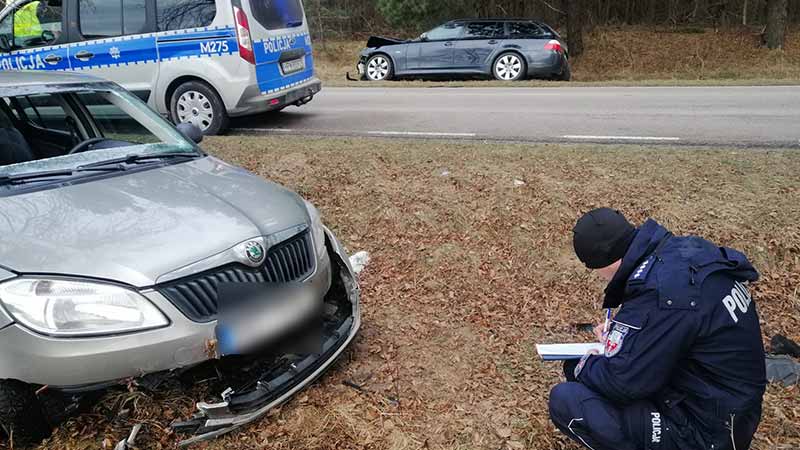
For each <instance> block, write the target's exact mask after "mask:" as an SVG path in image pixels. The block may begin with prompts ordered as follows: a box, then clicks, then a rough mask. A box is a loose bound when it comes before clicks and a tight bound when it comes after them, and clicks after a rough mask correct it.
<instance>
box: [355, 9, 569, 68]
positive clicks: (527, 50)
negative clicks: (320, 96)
mask: <svg viewBox="0 0 800 450" xmlns="http://www.w3.org/2000/svg"><path fill="white" fill-rule="evenodd" d="M357 67H358V72H359V74H360V76H361V78H362V79H365V80H369V81H382V80H390V79H392V78H399V77H409V76H489V77H494V78H495V79H498V80H503V81H517V80H522V79H524V78H526V77H536V78H550V79H556V80H562V81H569V79H570V77H571V71H570V65H569V59H568V52H567V46H566V44H565V43H564V42H563V41H562V39H561V36H559V35H558V33H556V32H555V30H553V29H552V28H550V27H549V26H548V25H546V24H544V23H541V22H537V21H534V20H529V19H468V20H453V21H450V22H447V23H445V24H443V25H440V26H438V27H436V28H434V29H432V30H430V31H428V32H427V33H422V35H421V36H420V37H419V38H417V39H413V40H410V41H403V40H397V39H390V38H385V37H377V36H373V37H371V38H370V39H369V40H368V41H367V47H366V48H365V49H364V50H363V51H362V52H361V55H360V58H359V61H358V65H357Z"/></svg>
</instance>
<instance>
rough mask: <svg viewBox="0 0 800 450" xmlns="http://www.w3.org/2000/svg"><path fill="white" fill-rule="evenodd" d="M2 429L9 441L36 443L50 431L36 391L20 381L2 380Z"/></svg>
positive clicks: (0, 387) (0, 391)
mask: <svg viewBox="0 0 800 450" xmlns="http://www.w3.org/2000/svg"><path fill="white" fill-rule="evenodd" d="M0 428H2V431H3V433H4V434H5V435H6V438H7V439H8V441H9V442H12V441H13V442H14V444H17V445H20V444H21V445H30V444H37V443H39V442H40V441H41V440H42V439H44V438H46V437H47V436H49V435H50V433H51V431H52V430H51V429H50V425H49V424H48V422H47V420H45V417H44V414H43V413H42V408H41V405H40V403H39V400H38V399H37V398H36V394H35V393H34V391H33V388H32V387H31V386H30V385H28V384H26V383H23V382H21V381H16V380H2V381H0Z"/></svg>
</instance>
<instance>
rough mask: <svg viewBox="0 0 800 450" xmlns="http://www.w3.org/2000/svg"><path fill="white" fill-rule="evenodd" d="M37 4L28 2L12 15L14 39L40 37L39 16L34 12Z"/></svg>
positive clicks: (37, 6) (40, 25)
mask: <svg viewBox="0 0 800 450" xmlns="http://www.w3.org/2000/svg"><path fill="white" fill-rule="evenodd" d="M38 8H39V2H30V3H28V4H27V5H25V6H23V7H22V8H20V9H18V10H17V12H15V13H14V37H23V38H25V37H27V38H30V37H40V36H41V35H42V24H41V23H39V16H38V15H37V14H36V10H37V9H38Z"/></svg>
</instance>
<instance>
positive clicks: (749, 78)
mask: <svg viewBox="0 0 800 450" xmlns="http://www.w3.org/2000/svg"><path fill="white" fill-rule="evenodd" d="M399 37H408V38H410V37H412V36H411V35H404V34H401V35H400V36H399ZM365 43H366V37H364V38H362V39H358V40H353V39H350V40H335V41H332V40H326V41H324V42H318V43H316V44H315V52H316V55H315V56H316V60H315V64H316V68H317V73H318V75H319V76H320V78H322V80H323V82H324V83H325V85H326V86H369V87H375V86H381V87H411V86H475V87H478V86H481V87H490V86H528V87H530V86H540V87H545V86H587V85H589V86H597V85H600V86H606V85H614V86H639V85H645V86H664V85H752V84H755V85H770V84H800V29H798V28H793V29H791V30H790V32H789V33H788V35H787V39H786V46H785V48H784V49H782V50H766V49H764V48H762V47H761V36H760V34H759V32H758V30H756V29H754V28H750V27H729V28H721V29H714V28H702V27H682V28H681V27H678V28H671V27H660V28H653V27H644V26H625V27H598V28H596V29H595V30H594V31H593V32H592V33H591V34H590V35H589V36H588V38H587V39H586V44H585V45H586V48H585V50H584V53H583V55H581V56H579V57H577V58H575V59H573V61H572V75H573V82H570V83H563V82H553V81H542V80H529V81H523V82H501V81H494V80H492V81H446V82H442V81H433V82H432V81H419V80H412V81H401V82H393V81H389V82H381V83H374V82H363V81H362V82H353V81H347V80H346V78H345V74H346V73H347V72H350V74H351V75H352V76H354V77H357V71H356V63H357V61H358V54H359V52H360V51H361V49H362V48H363V47H364V44H365Z"/></svg>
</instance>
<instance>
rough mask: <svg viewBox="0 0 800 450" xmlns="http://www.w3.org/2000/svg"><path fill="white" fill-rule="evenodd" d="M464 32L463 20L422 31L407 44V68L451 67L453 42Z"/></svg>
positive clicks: (434, 68)
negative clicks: (416, 38) (415, 40)
mask: <svg viewBox="0 0 800 450" xmlns="http://www.w3.org/2000/svg"><path fill="white" fill-rule="evenodd" d="M463 32H464V22H448V23H446V24H444V25H442V26H439V27H436V28H434V29H433V30H431V31H429V32H427V33H424V34H423V35H422V36H421V37H420V40H419V41H417V42H412V43H410V44H408V46H409V48H408V54H407V55H408V56H407V63H408V69H409V70H437V71H438V70H443V69H450V68H452V67H453V55H454V49H455V44H456V42H457V40H458V39H459V38H461V35H462V33H463Z"/></svg>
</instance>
